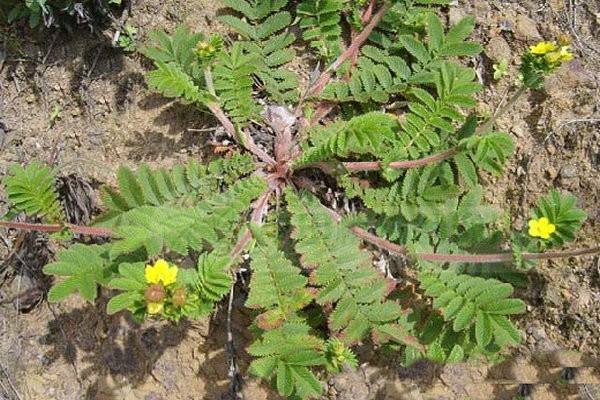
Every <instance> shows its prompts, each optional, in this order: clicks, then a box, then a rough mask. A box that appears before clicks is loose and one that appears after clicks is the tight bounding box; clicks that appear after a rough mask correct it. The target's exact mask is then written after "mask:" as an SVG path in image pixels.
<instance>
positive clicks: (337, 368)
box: [325, 338, 358, 372]
mask: <svg viewBox="0 0 600 400" xmlns="http://www.w3.org/2000/svg"><path fill="white" fill-rule="evenodd" d="M325 359H326V360H327V370H328V371H330V372H342V370H343V368H344V366H347V367H350V368H352V369H356V367H358V359H357V358H356V354H354V353H353V352H352V350H350V348H348V347H347V346H346V345H345V344H344V342H342V341H341V340H339V339H338V338H331V339H329V340H328V341H327V343H325Z"/></svg>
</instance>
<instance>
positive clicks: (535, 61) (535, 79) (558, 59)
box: [521, 39, 573, 89]
mask: <svg viewBox="0 0 600 400" xmlns="http://www.w3.org/2000/svg"><path fill="white" fill-rule="evenodd" d="M572 59H573V53H572V52H571V46H569V44H568V40H566V39H561V40H560V43H558V44H557V43H556V42H546V41H544V42H539V43H537V44H535V45H533V46H530V47H529V50H528V51H527V52H525V54H523V58H522V63H521V74H522V76H523V84H524V85H525V86H527V87H529V88H532V89H539V88H540V87H542V85H543V83H544V76H546V75H548V74H550V73H552V72H554V71H555V70H556V69H557V68H559V67H560V66H561V65H562V64H563V63H565V62H568V61H571V60H572Z"/></svg>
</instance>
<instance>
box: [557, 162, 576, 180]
mask: <svg viewBox="0 0 600 400" xmlns="http://www.w3.org/2000/svg"><path fill="white" fill-rule="evenodd" d="M576 176H577V168H576V167H575V166H574V165H571V164H569V165H565V166H564V167H562V168H561V170H560V177H561V178H562V179H571V178H574V177H576Z"/></svg>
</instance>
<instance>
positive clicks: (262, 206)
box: [229, 189, 273, 260]
mask: <svg viewBox="0 0 600 400" xmlns="http://www.w3.org/2000/svg"><path fill="white" fill-rule="evenodd" d="M272 193H273V189H268V190H267V191H265V192H264V193H263V194H262V195H261V196H260V197H259V198H258V199H256V201H254V203H252V208H253V211H252V216H251V217H250V221H251V222H253V223H256V224H260V223H261V221H262V219H263V217H264V215H265V213H266V211H267V208H268V205H269V198H270V197H271V194H272ZM250 240H252V232H250V230H249V229H247V230H246V232H245V233H244V234H243V235H242V237H240V238H239V240H238V241H237V243H236V244H235V246H233V249H232V250H231V252H230V253H229V257H230V258H231V259H232V260H235V259H236V258H237V257H239V255H240V254H242V251H244V249H245V248H246V246H247V245H248V243H249V242H250Z"/></svg>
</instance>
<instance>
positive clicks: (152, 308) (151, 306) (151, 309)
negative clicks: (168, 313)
mask: <svg viewBox="0 0 600 400" xmlns="http://www.w3.org/2000/svg"><path fill="white" fill-rule="evenodd" d="M162 310H163V303H148V314H159V313H161V312H162Z"/></svg>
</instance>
